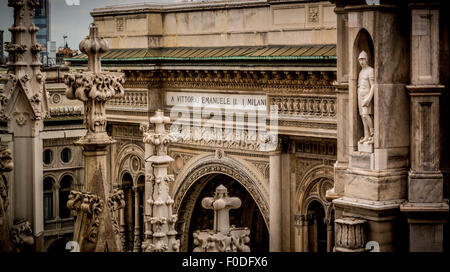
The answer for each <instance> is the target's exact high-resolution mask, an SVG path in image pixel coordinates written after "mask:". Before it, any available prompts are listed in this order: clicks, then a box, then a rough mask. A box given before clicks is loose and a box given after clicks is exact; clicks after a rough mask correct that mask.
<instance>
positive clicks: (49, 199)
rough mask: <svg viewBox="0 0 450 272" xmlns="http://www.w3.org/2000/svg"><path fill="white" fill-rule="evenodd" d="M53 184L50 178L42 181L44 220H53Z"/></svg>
mask: <svg viewBox="0 0 450 272" xmlns="http://www.w3.org/2000/svg"><path fill="white" fill-rule="evenodd" d="M53 184H54V180H53V179H52V178H50V177H47V178H45V179H44V219H45V220H51V219H53V217H54V216H53Z"/></svg>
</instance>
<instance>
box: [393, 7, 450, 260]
mask: <svg viewBox="0 0 450 272" xmlns="http://www.w3.org/2000/svg"><path fill="white" fill-rule="evenodd" d="M438 8H439V6H433V5H428V6H424V5H420V4H417V5H410V11H411V20H412V21H411V28H412V33H411V53H412V54H411V84H410V85H408V86H407V89H408V91H409V95H410V101H411V102H410V107H411V128H410V130H411V154H410V156H411V168H410V171H409V173H408V201H407V203H405V204H403V205H402V206H401V210H402V211H403V212H404V213H406V215H407V217H408V223H409V250H410V251H412V252H415V251H420V252H423V251H432V252H438V251H443V243H444V237H443V228H444V223H445V218H446V217H447V214H448V209H449V208H448V203H445V202H444V199H443V192H444V186H443V175H442V173H441V171H440V168H439V167H440V154H441V150H440V141H439V137H440V111H439V107H440V106H439V99H440V96H441V92H442V91H444V89H445V86H443V85H440V84H439V83H440V78H439V65H440V62H439V54H440V46H439V43H440V40H439V15H440V14H439V9H438ZM414 52H420V54H415V53H414Z"/></svg>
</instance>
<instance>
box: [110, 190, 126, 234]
mask: <svg viewBox="0 0 450 272" xmlns="http://www.w3.org/2000/svg"><path fill="white" fill-rule="evenodd" d="M108 207H109V210H110V212H111V218H112V221H113V229H114V233H115V234H119V232H120V228H119V223H118V222H117V218H116V216H115V211H117V210H120V209H123V208H124V207H125V196H124V193H123V190H119V189H114V193H113V194H112V195H111V196H110V197H109V199H108Z"/></svg>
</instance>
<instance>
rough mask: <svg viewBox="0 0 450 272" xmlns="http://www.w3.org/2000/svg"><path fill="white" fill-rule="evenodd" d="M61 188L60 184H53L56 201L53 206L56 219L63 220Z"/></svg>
mask: <svg viewBox="0 0 450 272" xmlns="http://www.w3.org/2000/svg"><path fill="white" fill-rule="evenodd" d="M59 188H60V185H59V184H54V185H53V195H54V200H55V202H53V207H54V216H55V219H56V220H61V216H60V215H59Z"/></svg>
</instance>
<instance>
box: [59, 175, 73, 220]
mask: <svg viewBox="0 0 450 272" xmlns="http://www.w3.org/2000/svg"><path fill="white" fill-rule="evenodd" d="M72 181H73V179H72V177H71V176H69V175H66V176H64V177H63V178H62V179H61V181H60V183H59V217H61V218H69V217H70V210H69V209H68V208H67V200H69V194H70V188H71V186H72Z"/></svg>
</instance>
